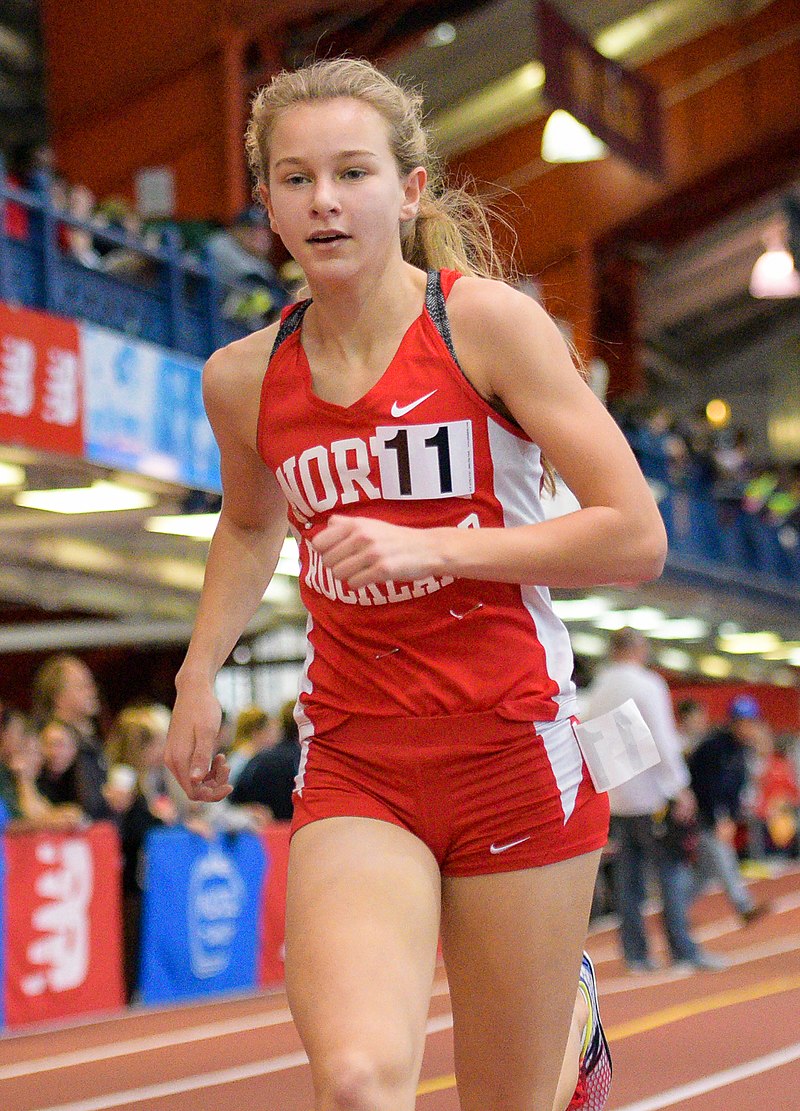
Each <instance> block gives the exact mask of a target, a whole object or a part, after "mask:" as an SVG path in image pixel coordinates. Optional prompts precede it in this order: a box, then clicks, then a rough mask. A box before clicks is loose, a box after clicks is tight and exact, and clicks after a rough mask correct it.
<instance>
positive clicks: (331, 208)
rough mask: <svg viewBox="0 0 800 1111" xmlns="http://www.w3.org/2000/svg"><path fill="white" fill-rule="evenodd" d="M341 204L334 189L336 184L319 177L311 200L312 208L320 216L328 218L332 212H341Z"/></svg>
mask: <svg viewBox="0 0 800 1111" xmlns="http://www.w3.org/2000/svg"><path fill="white" fill-rule="evenodd" d="M341 207H342V206H341V204H340V203H339V198H338V196H337V194H336V190H335V188H334V183H333V182H332V181H331V180H330V179H328V178H324V177H318V178H317V180H316V183H315V186H314V193H313V196H312V198H311V208H312V210H313V212H314V213H315V214H316V215H318V216H327V215H328V214H329V213H331V212H340V211H341Z"/></svg>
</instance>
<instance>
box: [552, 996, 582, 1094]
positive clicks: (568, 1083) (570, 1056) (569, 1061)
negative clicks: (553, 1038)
mask: <svg viewBox="0 0 800 1111" xmlns="http://www.w3.org/2000/svg"><path fill="white" fill-rule="evenodd" d="M588 1021H589V1004H588V1003H587V1002H586V996H585V995H584V994H583V992H582V991H580V990H579V991H578V992H577V993H576V995H575V1002H574V1003H573V1005H572V1017H571V1018H570V1020H569V1034H568V1035H567V1045H566V1048H565V1050H564V1057H563V1059H562V1061H561V1072H560V1073H559V1074H558V1086H557V1088H556V1096H555V1099H554V1100H553V1111H565V1109H566V1108H567V1107H569V1104H570V1100H571V1099H572V1097H573V1095H574V1093H575V1085H576V1084H577V1083H578V1070H579V1068H580V1064H581V1049H582V1048H583V1035H584V1032H585V1030H586V1023H587V1022H588Z"/></svg>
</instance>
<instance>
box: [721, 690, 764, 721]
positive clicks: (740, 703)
mask: <svg viewBox="0 0 800 1111" xmlns="http://www.w3.org/2000/svg"><path fill="white" fill-rule="evenodd" d="M728 716H729V717H731V718H744V719H745V720H747V721H754V720H755V719H756V718H760V717H761V707H760V706H759V704H758V702H757V701H756V699H755V698H753V696H752V695H751V694H737V695H736V697H735V698H732V699H731V700H730V702H729V703H728Z"/></svg>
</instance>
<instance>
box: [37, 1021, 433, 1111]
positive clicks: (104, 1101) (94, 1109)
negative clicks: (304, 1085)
mask: <svg viewBox="0 0 800 1111" xmlns="http://www.w3.org/2000/svg"><path fill="white" fill-rule="evenodd" d="M452 1025H453V1016H452V1014H446V1015H437V1017H436V1018H430V1019H428V1021H427V1023H426V1024H425V1032H426V1034H438V1033H440V1032H441V1031H443V1030H450V1029H451V1028H452ZM307 1064H308V1057H307V1056H306V1054H305V1052H304V1051H303V1050H297V1051H296V1052H295V1053H284V1054H283V1055H282V1056H280V1057H269V1058H267V1059H266V1060H263V1061H253V1062H252V1063H251V1064H249V1065H236V1066H234V1067H232V1068H229V1069H219V1070H217V1071H216V1072H206V1073H195V1074H194V1075H192V1076H186V1077H182V1078H181V1079H180V1080H170V1081H164V1082H163V1083H161V1084H149V1085H147V1086H146V1087H140V1088H129V1089H128V1090H127V1091H120V1092H108V1093H106V1094H105V1095H102V1096H93V1097H92V1098H91V1099H82V1100H78V1101H77V1102H73V1103H59V1104H58V1105H56V1106H52V1107H41V1108H36V1109H35V1111H111V1108H114V1107H128V1106H131V1105H134V1106H136V1104H137V1103H138V1102H142V1101H145V1100H153V1099H166V1098H167V1096H176V1095H182V1094H183V1093H184V1092H196V1091H198V1090H199V1089H201V1088H217V1087H220V1086H221V1085H223V1084H234V1083H236V1082H237V1081H238V1080H252V1079H254V1078H255V1077H257V1076H267V1075H268V1074H270V1073H276V1072H284V1071H285V1070H287V1069H296V1068H299V1067H301V1066H302V1065H307Z"/></svg>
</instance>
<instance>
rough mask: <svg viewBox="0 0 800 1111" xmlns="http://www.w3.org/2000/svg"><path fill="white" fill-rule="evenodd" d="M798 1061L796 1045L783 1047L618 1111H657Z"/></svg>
mask: <svg viewBox="0 0 800 1111" xmlns="http://www.w3.org/2000/svg"><path fill="white" fill-rule="evenodd" d="M798 1059H800V1042H795V1044H794V1045H787V1046H786V1048H785V1049H778V1050H776V1051H775V1052H774V1053H768V1054H766V1056H764V1057H756V1058H754V1059H753V1060H752V1061H745V1062H744V1063H743V1064H741V1065H736V1066H735V1067H734V1068H732V1069H724V1070H723V1071H722V1072H716V1073H714V1075H713V1076H706V1077H704V1078H703V1079H702V1080H693V1081H691V1082H690V1083H689V1084H682V1085H681V1086H680V1087H679V1088H670V1089H669V1090H668V1091H666V1092H660V1093H659V1094H658V1095H655V1096H648V1097H647V1099H640V1100H637V1101H636V1103H627V1104H626V1105H625V1106H624V1107H620V1108H619V1111H661V1108H663V1107H674V1106H675V1104H676V1103H682V1102H683V1101H684V1100H687V1099H694V1098H695V1096H703V1095H705V1094H706V1093H707V1092H715V1091H717V1090H718V1089H719V1088H727V1087H728V1086H729V1085H731V1084H738V1083H739V1081H741V1080H749V1079H750V1077H752V1076H759V1075H760V1074H761V1073H764V1072H771V1071H772V1070H773V1069H779V1068H781V1067H782V1066H783V1065H790V1064H791V1063H792V1062H793V1061H797V1060H798Z"/></svg>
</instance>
